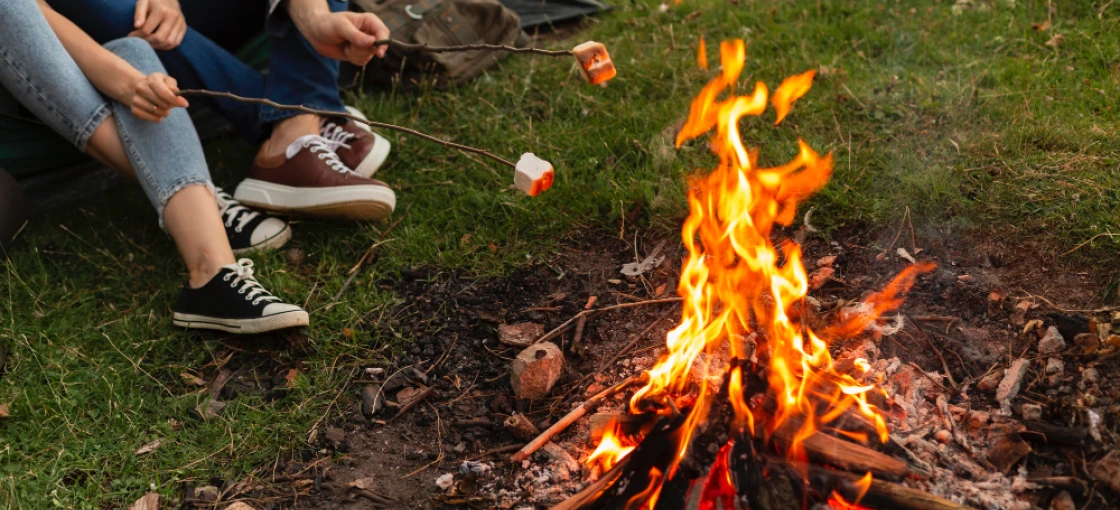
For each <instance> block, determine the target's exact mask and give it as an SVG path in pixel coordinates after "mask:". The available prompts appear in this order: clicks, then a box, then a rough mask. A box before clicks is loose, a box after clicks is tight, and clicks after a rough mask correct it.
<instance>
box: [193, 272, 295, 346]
mask: <svg viewBox="0 0 1120 510" xmlns="http://www.w3.org/2000/svg"><path fill="white" fill-rule="evenodd" d="M174 323H175V325H176V326H181V327H184V328H188V329H218V330H222V331H227V332H230V333H238V334H251V333H264V332H267V331H275V330H278V329H284V328H295V327H300V326H306V325H307V324H308V317H307V312H305V311H303V309H302V308H300V307H298V306H296V305H289V304H287V303H284V302H282V301H281V300H280V298H278V297H276V296H273V295H272V293H270V292H268V291H267V290H265V289H264V287H262V286H261V284H260V283H258V282H257V280H256V278H253V261H251V260H249V259H241V260H238V261H237V263H236V264H230V265H228V266H222V269H221V271H218V274H216V275H214V277H213V278H211V279H210V281H209V282H207V283H206V285H203V286H202V287H199V288H197V289H192V288H190V286H189V285H187V286H184V287H183V291H182V292H180V293H179V301H178V302H177V303H175V315H174Z"/></svg>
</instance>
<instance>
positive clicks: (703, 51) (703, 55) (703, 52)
mask: <svg viewBox="0 0 1120 510" xmlns="http://www.w3.org/2000/svg"><path fill="white" fill-rule="evenodd" d="M696 60H697V62H698V63H699V64H700V69H703V70H705V71H707V70H708V45H707V44H705V43H704V38H703V37H701V38H700V47H699V48H697V49H696Z"/></svg>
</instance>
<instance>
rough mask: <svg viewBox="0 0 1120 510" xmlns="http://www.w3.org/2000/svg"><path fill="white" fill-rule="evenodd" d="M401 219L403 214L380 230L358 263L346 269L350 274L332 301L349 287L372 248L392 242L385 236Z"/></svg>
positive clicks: (336, 299) (371, 252) (370, 253)
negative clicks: (383, 229) (348, 269)
mask: <svg viewBox="0 0 1120 510" xmlns="http://www.w3.org/2000/svg"><path fill="white" fill-rule="evenodd" d="M401 220H404V216H403V215H402V216H401V217H400V218H397V221H394V222H393V224H392V225H389V228H387V229H385V231H384V232H382V233H381V235H380V236H378V238H377V240H376V241H374V242H373V244H371V245H369V248H366V252H365V253H363V254H362V258H360V259H358V263H357V264H354V267H351V268H350V271H347V273H346V274H348V275H350V276H349V277H347V278H346V281H345V282H343V283H342V288H340V289H338V292H336V293H335V295H334V297H332V298H331V301H332V302H334V301H338V298H340V297H342V293H343V292H346V289H348V288H350V284H351V283H354V279H355V278H357V277H358V270H359V269H361V268H362V264H365V263H366V260H367V259H368V258H369V257H370V255H372V254H373V250H376V249H377V247H378V246H381V245H383V244H385V243H390V242H393V240H392V239H385V236H387V235H389V232H392V231H393V229H394V228H397V225H399V224H400V223H401Z"/></svg>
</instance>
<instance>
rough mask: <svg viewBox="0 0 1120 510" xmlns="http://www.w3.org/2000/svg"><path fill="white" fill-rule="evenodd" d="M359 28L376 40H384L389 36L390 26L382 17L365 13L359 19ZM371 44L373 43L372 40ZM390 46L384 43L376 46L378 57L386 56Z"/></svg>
mask: <svg viewBox="0 0 1120 510" xmlns="http://www.w3.org/2000/svg"><path fill="white" fill-rule="evenodd" d="M358 23H359V25H358V29H359V30H361V31H362V32H363V33H366V34H369V35H371V36H372V37H373V40H374V41H384V40H386V39H388V38H389V35H390V34H389V27H388V26H386V25H385V22H384V21H381V18H379V17H377V16H376V15H374V14H372V13H368V12H367V13H363V14H361V15H360V19H359V20H358ZM370 44H373V43H372V42H371V43H370ZM388 49H389V46H388V45H387V44H382V45H379V46H377V47H375V48H374V53H375V54H376V55H377V57H378V58H381V57H384V56H385V52H386V51H388Z"/></svg>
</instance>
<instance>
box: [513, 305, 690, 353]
mask: <svg viewBox="0 0 1120 510" xmlns="http://www.w3.org/2000/svg"><path fill="white" fill-rule="evenodd" d="M681 300H682V298H679V297H675V298H664V299H651V300H649V301H638V302H636V303H621V304H617V305H611V306H605V307H603V308H596V309H594V310H584V311H582V312H579V313H577V314H576V315H575V316H574V317H572V318H571V319H568V320H566V321H564V323H563V324H561V325H559V326H556V327H555V328H553V329H552V331H549V332H548V333H545V334H544V335H543V336H541V337H540V338H538V339H537V341H536V342H534V343H539V342H544V341H547V340H551V339H553V338H556V335H559V334H560V333H563V332H564V330H566V329H568V327H570V326H571V325H572V324H573V323H575V322H576V321H578V320H579V318H580V317H585V316H589V315H592V314H596V313H601V312H607V311H610V310H617V309H619V308H631V307H635V306H644V305H660V304H663V303H679V302H680V301H681Z"/></svg>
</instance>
